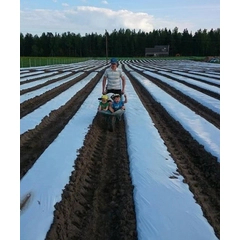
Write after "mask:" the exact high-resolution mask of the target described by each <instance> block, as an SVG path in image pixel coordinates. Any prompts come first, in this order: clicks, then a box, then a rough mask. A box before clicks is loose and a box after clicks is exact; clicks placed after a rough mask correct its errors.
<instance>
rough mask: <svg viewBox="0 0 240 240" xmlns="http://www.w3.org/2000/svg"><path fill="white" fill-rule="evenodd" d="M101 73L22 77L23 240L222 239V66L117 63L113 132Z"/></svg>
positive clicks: (90, 67) (78, 67) (39, 72)
mask: <svg viewBox="0 0 240 240" xmlns="http://www.w3.org/2000/svg"><path fill="white" fill-rule="evenodd" d="M107 67H109V65H108V64H106V61H103V60H89V61H85V62H81V63H74V64H59V65H52V66H43V67H36V68H21V69H20V117H21V120H20V126H21V132H20V177H21V181H20V187H21V199H20V207H21V219H20V221H21V239H24V240H25V239H31V240H32V239H104V240H105V239H144V240H145V239H147V238H146V237H149V239H153V240H155V239H156V240H158V239H176V237H178V239H184V240H186V239H189V240H190V239H192V237H193V236H194V239H199V240H200V239H219V238H220V154H219V152H220V149H219V148H220V147H219V145H220V144H219V141H220V139H219V136H220V66H219V65H218V64H212V63H204V62H194V61H188V60H178V61H174V60H169V61H168V60H125V61H124V60H121V61H120V66H119V67H121V68H122V69H123V71H124V72H125V74H126V77H127V86H126V94H127V96H128V103H127V104H126V111H125V113H124V118H123V119H122V120H121V121H120V122H117V123H116V128H115V129H114V131H113V132H110V131H108V129H106V125H105V122H104V117H103V116H102V115H100V114H98V113H97V105H98V97H101V80H102V75H103V73H104V70H105V69H106V68H107ZM195 123H198V125H197V127H196V125H194V124H195ZM160 139H161V140H162V144H161V145H160V143H159V142H160V141H161V140H160ZM140 141H141V144H142V145H140V143H139V142H140ZM141 146H142V147H141ZM143 146H144V147H143ZM160 146H161V147H160ZM165 148H166V149H165ZM162 158H163V160H162ZM167 160H168V161H167ZM153 164H154V165H153ZM163 169H164V171H163V172H161V171H162V170H163ZM169 169H171V170H169ZM154 170H155V174H156V176H155V175H154ZM160 173H161V174H160ZM146 174H147V175H146ZM165 174H166V178H162V179H161V178H159V177H163V176H165ZM138 175H140V177H139V176H138ZM164 181H166V184H165V185H166V189H165V188H163V186H162V185H161V184H162V183H163V182H164ZM55 186H59V189H58V190H56V189H55ZM143 186H144V187H146V188H144V187H143ZM160 189H161V191H160ZM168 191H170V192H171V194H173V195H172V196H174V199H171V201H170V200H169V201H168V200H167V199H168V197H167V195H165V194H166V193H167V192H168ZM183 192H184V193H185V192H186V197H185V194H183ZM161 193H162V194H161ZM144 194H146V195H144ZM147 194H148V195H147ZM191 194H192V195H191ZM148 196H149V199H148V198H147V197H148ZM142 199H144V200H143V201H141V200H142ZM188 201H189V202H188ZM163 203H164V204H165V205H164V204H163ZM159 205H160V206H161V205H162V208H160V207H159ZM195 205H196V206H195ZM188 206H192V208H191V209H192V211H193V212H194V214H196V216H194V214H193V212H191V210H189V209H190V208H189V209H188ZM198 207H199V208H198ZM185 208H186V209H185ZM164 209H166V212H165V215H164V214H163V215H161V213H162V212H163V210H164ZM171 209H174V210H175V212H173V213H171V214H172V215H171V217H167V216H168V215H167V214H168V213H169V212H170V211H171ZM144 210H145V211H146V212H147V213H145V212H144ZM181 210H182V211H181ZM195 210H196V211H197V213H196V212H195ZM154 212H155V214H156V215H154ZM178 213H179V214H178ZM186 213H187V214H186ZM153 215H154V217H152V216H153ZM185 215H186V216H187V218H185ZM201 215H202V216H201ZM30 219H31V220H30ZM186 219H187V220H186ZM205 219H206V221H205ZM181 221H187V222H186V224H185V225H184V224H182V223H181ZM194 221H196V222H194ZM198 221H200V222H198ZM194 224H196V226H195V225H194ZM33 226H34V227H33ZM179 227H180V228H179ZM196 228H198V229H196ZM31 229H32V230H31ZM176 229H178V230H176ZM179 229H180V230H179ZM180 231H181V232H180ZM174 234H176V236H175V235H174ZM191 234H192V235H191Z"/></svg>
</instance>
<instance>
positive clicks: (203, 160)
mask: <svg viewBox="0 0 240 240" xmlns="http://www.w3.org/2000/svg"><path fill="white" fill-rule="evenodd" d="M129 67H131V65H129ZM123 70H124V72H125V74H126V75H127V76H128V78H129V80H130V81H131V83H132V85H133V86H134V89H135V91H136V92H137V94H138V95H139V98H140V99H141V101H142V103H143V104H144V106H145V107H146V109H147V111H148V113H149V115H150V116H151V118H152V120H153V122H154V123H155V127H156V128H157V129H158V132H159V135H160V136H161V138H162V139H163V140H164V142H165V144H166V146H167V148H168V151H169V152H170V153H171V156H172V158H173V159H174V161H175V162H176V165H177V167H178V171H179V173H180V174H181V175H182V176H183V177H184V181H185V182H186V183H187V184H188V185H189V187H190V190H191V191H192V193H193V194H194V198H195V199H196V202H197V203H198V204H199V205H200V206H201V208H202V211H203V213H204V215H205V217H206V219H207V220H208V221H209V223H210V224H211V225H212V227H213V228H214V231H215V234H216V236H217V237H218V238H220V164H219V163H218V162H217V159H216V157H214V156H212V155H211V154H210V153H208V152H206V151H205V149H204V147H203V146H202V145H200V144H199V143H198V142H197V141H196V140H194V139H193V138H192V137H191V135H190V134H189V132H187V131H186V130H184V129H183V127H182V126H181V125H180V123H179V122H177V121H176V120H175V119H173V118H172V117H171V116H170V115H169V114H168V112H167V111H166V110H165V109H164V108H163V107H162V106H161V104H159V103H157V102H156V101H155V100H154V99H153V98H152V97H151V95H150V94H149V92H148V91H147V90H146V89H145V88H144V87H143V86H141V85H140V84H139V83H138V81H137V80H136V79H134V78H133V77H132V76H131V75H130V74H129V72H127V71H126V69H124V68H123ZM135 71H136V70H135ZM139 73H140V74H142V75H144V74H143V73H142V72H139ZM88 74H89V72H88V71H86V72H85V73H84V74H83V75H81V76H80V77H79V78H76V79H74V80H72V81H70V82H69V83H67V84H64V85H61V86H59V87H56V88H54V89H53V90H50V91H48V92H45V93H44V94H42V95H41V96H38V97H35V98H33V99H30V100H28V101H26V102H24V103H22V104H21V105H20V115H21V118H22V117H23V116H25V115H26V114H28V113H30V112H32V111H33V110H34V109H35V108H37V107H39V106H41V105H42V104H44V103H45V102H46V101H48V100H49V99H51V98H53V97H55V96H57V95H58V94H60V93H61V92H62V91H65V90H66V89H67V88H69V87H70V86H72V85H73V84H74V83H76V82H78V81H81V79H83V78H84V77H85V76H87V75H88ZM102 74H103V71H101V72H99V73H98V74H97V76H96V77H94V78H93V79H92V80H91V81H90V82H89V83H88V84H87V85H86V86H85V87H84V88H83V89H82V90H80V91H79V92H78V93H76V95H75V96H73V97H72V98H71V99H70V100H69V101H68V102H67V103H66V104H65V105H64V106H61V107H60V108H59V109H57V110H54V111H52V112H51V114H50V115H49V116H48V117H47V116H46V117H45V118H44V119H43V120H42V121H41V123H40V124H39V125H38V126H36V128H34V129H32V130H29V131H27V132H26V133H24V134H22V135H21V136H20V176H21V178H22V177H23V176H24V175H25V174H26V173H27V171H28V170H29V169H30V168H31V167H32V166H33V164H34V163H35V161H37V159H38V157H39V156H40V155H41V154H42V153H43V152H44V150H45V149H46V148H47V147H48V146H49V145H50V144H51V143H52V142H53V140H54V139H55V138H56V137H57V135H58V134H59V133H60V132H61V130H62V129H63V128H64V126H65V125H66V124H68V122H69V120H70V119H71V118H72V117H73V116H74V114H75V113H76V112H77V111H78V109H79V108H80V107H81V105H82V103H83V102H84V100H85V99H86V98H87V97H88V95H89V94H90V93H91V91H92V90H93V88H94V87H95V86H96V84H97V83H98V82H99V81H100V79H101V76H102ZM146 77H147V78H148V79H149V80H151V81H153V82H154V83H155V84H157V85H158V86H159V87H160V88H162V89H163V90H164V91H166V92H167V93H169V94H170V95H171V96H173V97H174V98H176V99H177V100H178V101H180V102H182V103H183V104H185V105H186V106H187V107H189V108H190V109H192V110H193V111H194V112H196V113H197V114H199V115H201V116H202V117H204V118H205V119H207V120H208V121H209V122H211V123H212V124H214V125H215V126H216V127H217V128H220V116H219V115H218V114H216V113H215V112H213V111H211V110H210V109H207V108H206V107H204V106H202V105H201V104H199V103H197V102H196V101H194V100H193V99H191V98H189V97H187V96H185V95H184V94H183V93H181V92H179V91H177V90H175V89H174V88H172V87H170V86H169V85H167V84H166V83H161V82H160V81H159V80H158V81H156V79H154V78H153V77H149V76H146ZM46 84H49V82H47V83H46ZM198 91H202V92H205V93H206V91H204V90H203V89H200V88H198ZM20 94H23V92H22V93H20ZM99 94H101V93H99ZM206 94H208V93H206ZM209 94H211V93H209ZM212 95H213V97H216V98H218V99H220V96H216V94H212ZM96 102H97V99H96ZM128 104H131V103H128ZM55 239H58V240H66V239H67V240H70V239H71V240H74V239H78V240H86V239H87V240H96V239H99V240H100V239H101V240H107V239H114V240H118V239H119V240H120V239H125V240H130V239H131V240H134V239H138V236H137V230H136V217H135V207H134V201H133V185H132V181H131V176H130V171H129V158H128V152H127V141H126V134H125V122H124V119H122V121H120V122H118V123H117V125H116V128H115V129H114V131H113V132H110V131H108V129H106V127H105V124H104V119H103V116H102V115H99V114H96V117H95V118H94V119H93V122H92V125H91V127H90V129H89V132H88V134H87V135H86V137H85V141H84V146H83V147H81V148H79V149H78V152H77V155H76V160H75V168H74V171H73V172H72V173H71V176H70V178H69V183H68V184H67V185H66V186H65V189H64V190H63V193H62V200H61V201H60V202H58V203H57V204H56V205H55V212H54V220H53V223H52V225H51V227H50V229H49V231H48V233H47V236H46V240H55Z"/></svg>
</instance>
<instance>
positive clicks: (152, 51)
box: [145, 45, 169, 57]
mask: <svg viewBox="0 0 240 240" xmlns="http://www.w3.org/2000/svg"><path fill="white" fill-rule="evenodd" d="M166 56H169V45H156V46H154V48H145V57H166Z"/></svg>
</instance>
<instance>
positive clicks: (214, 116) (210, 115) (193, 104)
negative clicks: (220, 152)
mask: <svg viewBox="0 0 240 240" xmlns="http://www.w3.org/2000/svg"><path fill="white" fill-rule="evenodd" d="M123 68H124V67H123ZM134 71H136V72H138V73H139V74H141V75H143V76H144V77H146V78H147V79H148V80H150V81H152V82H153V83H154V84H156V85H157V86H158V87H160V88H161V89H162V90H164V91H165V92H166V93H168V94H169V95H171V96H172V97H174V98H175V99H177V100H178V101H179V102H181V103H182V104H184V105H185V106H187V107H188V108H189V109H191V110H192V111H193V112H195V113H196V114H198V115H200V116H202V117H203V118H205V119H206V120H207V121H209V122H210V123H212V124H213V125H214V126H215V127H217V128H219V129H220V115H219V114H218V113H216V112H214V111H212V110H211V109H209V108H207V107H205V106H203V105H202V104H201V103H199V102H197V101H196V100H194V99H192V98H191V97H189V96H187V95H185V94H184V93H182V92H180V91H179V90H177V89H175V88H174V87H171V86H170V85H168V84H167V83H165V82H162V81H160V80H159V79H156V78H154V77H152V76H149V75H147V74H144V73H143V72H142V71H139V70H134Z"/></svg>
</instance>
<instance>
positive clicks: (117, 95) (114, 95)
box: [111, 93, 120, 99]
mask: <svg viewBox="0 0 240 240" xmlns="http://www.w3.org/2000/svg"><path fill="white" fill-rule="evenodd" d="M115 97H120V94H118V93H116V94H113V95H112V96H111V98H112V99H114V98H115Z"/></svg>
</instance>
